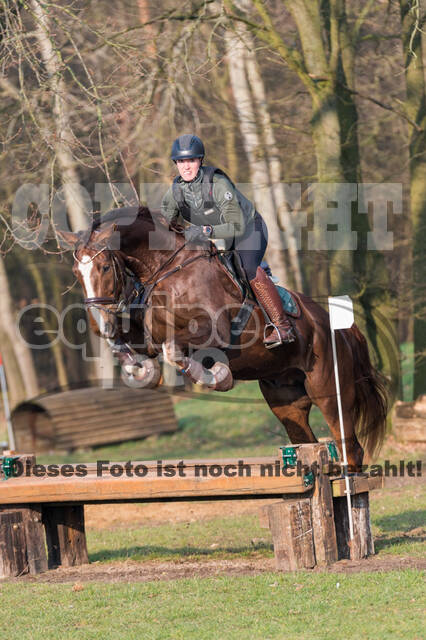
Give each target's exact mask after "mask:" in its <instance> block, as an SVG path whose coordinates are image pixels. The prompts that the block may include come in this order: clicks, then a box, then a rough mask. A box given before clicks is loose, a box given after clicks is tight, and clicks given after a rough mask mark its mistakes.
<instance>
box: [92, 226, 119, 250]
mask: <svg viewBox="0 0 426 640" xmlns="http://www.w3.org/2000/svg"><path fill="white" fill-rule="evenodd" d="M117 228H118V226H117V224H116V223H115V222H114V224H110V225H109V226H108V227H106V228H105V229H102V230H101V231H95V237H94V238H93V240H95V241H96V244H105V245H107V244H108V240H110V239H111V238H112V236H113V235H114V233H115V232H116V231H117Z"/></svg>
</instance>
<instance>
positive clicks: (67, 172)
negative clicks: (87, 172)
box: [30, 0, 87, 231]
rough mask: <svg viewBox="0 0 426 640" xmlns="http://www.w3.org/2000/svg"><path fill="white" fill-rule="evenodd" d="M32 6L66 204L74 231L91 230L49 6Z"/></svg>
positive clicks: (32, 1) (33, 3)
mask: <svg viewBox="0 0 426 640" xmlns="http://www.w3.org/2000/svg"><path fill="white" fill-rule="evenodd" d="M30 5H31V8H32V10H33V12H34V14H35V17H36V21H37V26H36V30H35V34H36V38H37V42H38V44H39V47H40V53H41V57H42V60H43V64H44V66H45V68H46V71H47V74H48V77H49V86H50V90H51V92H52V95H53V118H54V125H55V129H56V135H55V136H54V147H55V153H56V157H57V159H58V164H59V167H60V170H61V177H62V182H63V188H64V196H65V202H66V205H67V210H68V215H69V219H70V224H71V228H72V230H74V231H77V230H80V229H85V228H86V227H87V218H86V216H85V215H84V203H83V199H82V196H81V193H80V190H79V186H80V180H79V177H78V172H77V169H76V166H75V161H74V158H73V155H72V151H71V149H72V146H73V133H72V130H71V127H70V118H69V111H68V103H67V101H66V87H65V82H64V79H63V76H62V71H61V63H60V52H59V51H57V50H55V49H54V47H53V39H52V38H51V37H50V23H49V17H48V13H47V12H46V9H45V5H44V4H41V3H40V2H39V1H38V0H30Z"/></svg>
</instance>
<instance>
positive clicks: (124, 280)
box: [73, 247, 143, 316]
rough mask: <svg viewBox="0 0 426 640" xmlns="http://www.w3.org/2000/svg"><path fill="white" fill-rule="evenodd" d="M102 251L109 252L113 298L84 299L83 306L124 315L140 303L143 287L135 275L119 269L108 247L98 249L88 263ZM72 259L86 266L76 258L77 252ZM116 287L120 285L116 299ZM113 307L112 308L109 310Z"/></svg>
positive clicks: (116, 259)
mask: <svg viewBox="0 0 426 640" xmlns="http://www.w3.org/2000/svg"><path fill="white" fill-rule="evenodd" d="M103 251H109V253H110V257H111V264H112V268H113V273H114V296H109V297H108V296H99V297H91V298H85V299H84V304H85V305H86V306H87V307H88V308H92V309H102V311H106V312H107V313H110V314H112V315H114V316H117V315H121V314H123V313H126V312H127V311H128V309H129V307H130V306H131V305H132V304H139V303H140V298H141V297H142V294H143V285H142V284H141V282H140V280H139V279H138V278H137V277H136V276H135V274H134V273H133V272H132V271H130V270H129V269H127V267H125V268H124V269H122V268H121V265H120V263H119V261H118V258H117V256H116V255H115V253H114V252H113V251H111V249H108V247H102V248H101V249H99V251H97V252H96V253H95V254H94V255H93V256H92V257H91V258H90V260H89V262H93V260H94V259H95V258H96V257H97V256H98V255H99V254H101V253H102V252H103ZM73 258H74V260H75V261H76V262H78V263H79V264H87V262H82V260H80V259H79V258H78V257H77V251H74V253H73ZM118 285H121V294H120V297H117V293H115V292H116V291H117V288H118ZM129 285H131V286H129ZM128 290H130V293H129V295H127V294H126V292H127V291H128ZM106 305H108V307H109V308H106ZM113 305H114V308H111V307H112V306H113Z"/></svg>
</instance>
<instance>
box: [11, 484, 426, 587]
mask: <svg viewBox="0 0 426 640" xmlns="http://www.w3.org/2000/svg"><path fill="white" fill-rule="evenodd" d="M413 482H415V483H416V484H417V483H418V484H419V488H420V487H421V485H422V484H423V483H424V479H423V478H421V477H420V478H407V477H405V478H389V479H387V480H386V483H385V488H384V489H382V490H380V491H386V489H387V488H390V487H392V490H393V491H394V492H395V493H394V495H395V498H397V495H398V489H399V488H401V487H403V486H404V485H405V484H407V483H410V484H411V483H413ZM380 491H375V492H374V494H373V496H372V499H374V495H378V494H379V493H380ZM271 502H276V499H272V500H246V501H241V502H237V501H235V502H234V501H229V500H224V501H217V502H216V501H214V502H198V503H196V502H189V503H188V502H181V503H179V502H177V503H161V504H121V505H120V504H115V505H89V506H86V508H85V515H86V528H87V529H97V530H99V529H113V528H114V527H117V528H118V527H122V526H123V525H126V524H129V525H130V526H132V527H135V526H138V525H146V524H152V525H158V524H161V523H170V522H194V521H196V520H205V519H210V518H213V517H216V516H220V517H226V516H235V515H237V514H238V515H242V514H249V513H250V514H257V513H258V512H259V507H260V506H262V505H264V504H268V503H271ZM407 535H410V537H414V538H419V539H423V540H424V539H425V536H426V528H423V527H418V528H417V529H416V530H413V531H410V532H409V533H408V534H407ZM407 568H416V569H426V558H418V557H408V556H389V555H380V554H378V555H376V556H372V557H370V558H367V559H365V560H360V561H352V560H340V561H339V562H336V563H334V564H333V565H331V566H329V567H326V568H318V567H317V568H315V569H314V570H313V571H314V572H328V573H330V572H335V573H360V572H371V571H391V570H395V569H407ZM274 570H275V567H274V559H273V558H264V557H258V558H256V557H252V558H249V559H247V558H232V559H227V560H217V559H202V560H196V561H194V560H192V559H187V558H182V559H181V560H178V561H176V560H174V561H167V562H164V561H160V560H158V561H149V562H135V561H132V560H128V561H126V562H122V561H120V562H111V563H108V564H103V563H98V562H94V563H91V564H86V565H82V566H80V567H70V568H59V569H55V570H53V571H48V572H47V573H43V574H40V575H37V576H29V575H25V576H21V577H19V578H14V579H11V580H10V581H11V582H15V581H18V580H19V581H20V582H22V581H24V582H31V583H34V582H37V583H51V584H52V583H67V584H70V585H73V587H72V588H73V589H75V590H80V589H82V588H84V583H90V582H105V583H122V582H124V583H126V582H150V581H158V580H176V579H179V578H193V577H202V578H205V577H214V576H221V575H224V574H226V575H228V576H242V575H258V574H261V573H264V572H267V571H274Z"/></svg>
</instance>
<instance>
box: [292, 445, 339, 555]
mask: <svg viewBox="0 0 426 640" xmlns="http://www.w3.org/2000/svg"><path fill="white" fill-rule="evenodd" d="M297 451H298V459H300V461H301V462H302V464H303V465H306V466H309V467H311V468H312V469H313V473H314V476H315V485H314V488H313V492H312V496H311V508H312V527H313V532H314V547H315V558H316V564H318V565H320V566H323V565H328V564H331V563H333V562H336V561H337V559H338V552H337V538H336V530H335V526H334V508H333V492H332V487H331V482H330V478H329V477H328V476H327V475H324V474H323V472H322V470H323V467H324V466H326V465H327V464H328V462H329V454H328V449H327V445H326V444H324V443H318V444H308V445H300V446H299V447H298V449H297Z"/></svg>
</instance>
